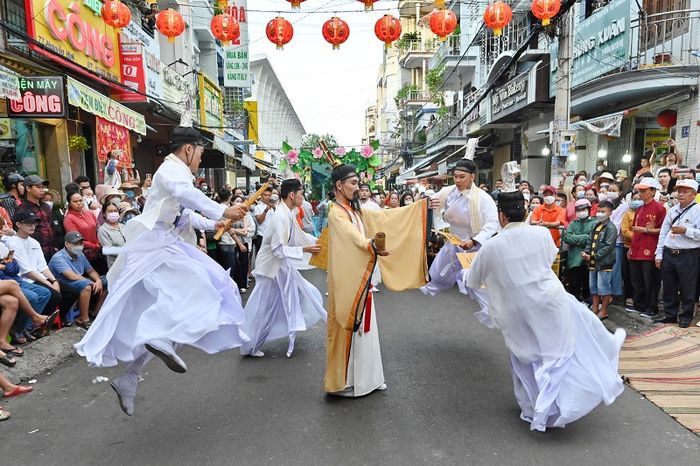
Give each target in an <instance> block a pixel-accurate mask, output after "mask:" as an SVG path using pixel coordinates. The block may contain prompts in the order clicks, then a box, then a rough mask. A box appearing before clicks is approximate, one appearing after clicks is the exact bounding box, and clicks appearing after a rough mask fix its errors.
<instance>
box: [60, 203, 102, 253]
mask: <svg viewBox="0 0 700 466" xmlns="http://www.w3.org/2000/svg"><path fill="white" fill-rule="evenodd" d="M63 228H65V230H66V233H68V232H69V231H77V232H79V233H80V234H81V235H83V239H84V240H85V242H84V245H85V251H84V253H85V257H87V258H88V259H94V258H95V257H97V256H99V253H100V251H101V249H102V246H101V245H100V240H99V239H97V219H96V218H95V215H94V214H93V213H92V212H90V211H85V210H84V211H82V212H75V211H74V210H71V209H68V211H67V212H66V216H65V218H64V219H63Z"/></svg>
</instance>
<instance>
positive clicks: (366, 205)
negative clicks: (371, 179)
mask: <svg viewBox="0 0 700 466" xmlns="http://www.w3.org/2000/svg"><path fill="white" fill-rule="evenodd" d="M360 207H361V208H362V209H365V210H382V208H381V207H379V204H377V203H376V202H374V201H373V200H372V199H367V200H366V201H365V202H363V203H361V204H360ZM381 282H382V272H381V271H380V270H379V262H377V265H376V266H375V267H374V272H372V286H374V287H375V289H376V286H377V285H379V284H380V283H381ZM377 291H378V289H377Z"/></svg>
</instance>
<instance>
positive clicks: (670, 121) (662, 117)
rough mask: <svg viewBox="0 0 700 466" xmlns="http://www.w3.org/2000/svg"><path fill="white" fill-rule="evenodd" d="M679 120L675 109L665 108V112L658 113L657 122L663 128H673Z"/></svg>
mask: <svg viewBox="0 0 700 466" xmlns="http://www.w3.org/2000/svg"><path fill="white" fill-rule="evenodd" d="M677 121H678V114H677V113H676V111H675V110H664V111H663V112H661V113H659V114H658V115H656V122H657V123H658V124H659V126H661V127H662V128H672V127H674V126H676V122H677Z"/></svg>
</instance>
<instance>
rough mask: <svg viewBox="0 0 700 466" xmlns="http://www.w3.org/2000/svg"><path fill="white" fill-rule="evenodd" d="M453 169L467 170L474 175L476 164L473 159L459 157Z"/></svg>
mask: <svg viewBox="0 0 700 466" xmlns="http://www.w3.org/2000/svg"><path fill="white" fill-rule="evenodd" d="M452 170H459V171H461V172H467V173H471V174H472V175H473V174H474V173H476V164H475V163H474V161H473V160H469V159H459V160H458V161H457V164H456V165H455V166H454V168H453V169H452Z"/></svg>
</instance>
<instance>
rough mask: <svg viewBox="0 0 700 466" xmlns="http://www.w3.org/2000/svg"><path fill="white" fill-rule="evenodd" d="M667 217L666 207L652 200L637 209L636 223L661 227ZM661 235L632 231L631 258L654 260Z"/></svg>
mask: <svg viewBox="0 0 700 466" xmlns="http://www.w3.org/2000/svg"><path fill="white" fill-rule="evenodd" d="M664 217H666V208H665V207H664V206H663V205H662V204H661V203H659V202H656V201H654V200H652V201H651V202H650V203H649V204H644V205H643V206H641V207H640V208H639V209H637V212H636V215H635V219H634V225H633V226H638V227H649V228H661V225H662V224H663V223H664ZM658 242H659V235H652V234H649V233H643V232H633V233H632V244H631V245H630V259H632V260H638V261H653V260H654V253H655V252H656V245H657V244H658Z"/></svg>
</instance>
